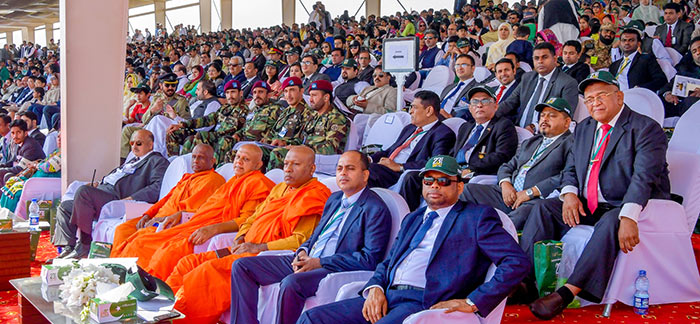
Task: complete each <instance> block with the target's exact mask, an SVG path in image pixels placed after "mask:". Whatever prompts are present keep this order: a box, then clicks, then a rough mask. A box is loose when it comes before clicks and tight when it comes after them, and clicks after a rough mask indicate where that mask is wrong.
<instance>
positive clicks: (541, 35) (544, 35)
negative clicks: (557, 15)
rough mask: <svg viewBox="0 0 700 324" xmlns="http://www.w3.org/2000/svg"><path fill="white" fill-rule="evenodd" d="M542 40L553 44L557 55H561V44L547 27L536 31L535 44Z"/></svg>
mask: <svg viewBox="0 0 700 324" xmlns="http://www.w3.org/2000/svg"><path fill="white" fill-rule="evenodd" d="M544 42H547V43H550V44H552V45H554V49H555V51H556V53H557V56H561V50H562V44H561V43H559V40H558V39H557V36H556V35H554V33H553V32H552V31H551V30H549V29H544V30H540V31H538V32H537V40H536V41H535V44H539V43H544Z"/></svg>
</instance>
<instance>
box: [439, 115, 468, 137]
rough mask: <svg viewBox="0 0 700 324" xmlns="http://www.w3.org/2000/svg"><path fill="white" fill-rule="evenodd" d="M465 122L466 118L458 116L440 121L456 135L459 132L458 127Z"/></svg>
mask: <svg viewBox="0 0 700 324" xmlns="http://www.w3.org/2000/svg"><path fill="white" fill-rule="evenodd" d="M466 122H467V121H466V120H464V119H462V118H459V117H452V118H447V119H445V120H443V121H442V123H443V124H445V126H447V127H449V128H450V129H451V130H452V132H454V133H455V135H457V132H459V127H460V126H462V124H464V123H466Z"/></svg>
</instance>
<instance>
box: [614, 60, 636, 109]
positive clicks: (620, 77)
mask: <svg viewBox="0 0 700 324" xmlns="http://www.w3.org/2000/svg"><path fill="white" fill-rule="evenodd" d="M635 56H637V52H633V53H632V54H630V55H629V56H627V59H628V63H627V64H625V61H624V60H625V56H623V57H622V58H621V59H622V62H620V67H619V69H621V70H618V72H617V82H618V83H619V84H620V90H622V91H624V90H627V89H629V88H630V86H629V79H628V78H627V73H629V71H630V66H632V61H633V60H634V58H635ZM623 64H625V66H623ZM620 111H622V110H620Z"/></svg>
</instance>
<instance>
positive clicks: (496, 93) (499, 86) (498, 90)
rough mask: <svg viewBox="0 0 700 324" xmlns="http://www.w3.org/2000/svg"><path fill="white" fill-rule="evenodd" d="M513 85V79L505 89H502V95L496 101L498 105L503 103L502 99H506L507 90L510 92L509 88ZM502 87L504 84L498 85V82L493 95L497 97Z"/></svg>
mask: <svg viewBox="0 0 700 324" xmlns="http://www.w3.org/2000/svg"><path fill="white" fill-rule="evenodd" d="M514 84H515V79H513V81H510V83H508V84H505V86H506V87H505V89H503V94H502V95H501V99H500V100H498V102H499V103H500V102H501V101H503V100H504V99H506V93H508V90H510V88H511V87H512V86H513V85H514ZM503 85H504V84H500V82H499V85H498V88H497V89H496V92H495V93H494V94H495V95H496V96H498V93H499V92H501V86H503Z"/></svg>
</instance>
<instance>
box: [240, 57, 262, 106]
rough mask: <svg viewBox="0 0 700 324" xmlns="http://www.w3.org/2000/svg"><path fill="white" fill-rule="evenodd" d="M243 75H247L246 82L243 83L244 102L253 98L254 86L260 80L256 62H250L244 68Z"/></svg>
mask: <svg viewBox="0 0 700 324" xmlns="http://www.w3.org/2000/svg"><path fill="white" fill-rule="evenodd" d="M243 75H245V80H243V82H241V91H243V100H248V99H252V98H253V91H252V90H253V85H254V84H255V83H256V82H258V81H259V80H260V77H259V76H258V68H257V67H256V66H255V62H253V61H248V62H247V63H246V64H245V66H244V67H243Z"/></svg>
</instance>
